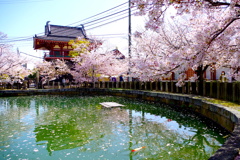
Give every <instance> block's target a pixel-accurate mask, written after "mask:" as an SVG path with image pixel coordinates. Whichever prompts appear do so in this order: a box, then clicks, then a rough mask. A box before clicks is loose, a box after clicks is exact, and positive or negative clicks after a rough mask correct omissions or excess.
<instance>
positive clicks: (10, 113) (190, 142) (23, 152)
mask: <svg viewBox="0 0 240 160" xmlns="http://www.w3.org/2000/svg"><path fill="white" fill-rule="evenodd" d="M101 102H117V103H120V104H123V105H125V106H124V107H121V108H112V109H106V108H102V107H101V106H100V105H99V103H101ZM0 133H1V134H0V160H5V159H6V160H38V159H41V160H58V159H59V160H65V159H66V160H74V159H80V160H105V159H106V160H138V159H149V160H155V159H156V160H159V159H163V160H195V159H196V160H204V159H208V158H209V157H210V156H211V155H212V154H213V153H214V152H215V151H216V150H217V149H218V148H220V146H221V145H222V144H223V143H224V142H225V139H224V138H223V137H224V136H225V135H227V134H228V133H227V132H225V131H223V130H221V129H220V128H217V127H214V125H212V124H211V123H210V122H209V121H204V120H203V119H201V118H199V117H197V116H195V115H192V114H190V113H181V112H178V111H175V110H172V109H170V108H169V107H167V106H166V105H164V104H153V103H147V102H140V101H136V100H132V99H125V98H122V97H111V96H109V97H106V96H105V97H103V96H101V97H81V96H73V97H66V96H30V97H8V98H0ZM143 146H144V147H145V148H142V149H140V150H139V151H136V152H132V150H133V149H136V148H139V147H143Z"/></svg>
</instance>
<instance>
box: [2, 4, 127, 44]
mask: <svg viewBox="0 0 240 160" xmlns="http://www.w3.org/2000/svg"><path fill="white" fill-rule="evenodd" d="M0 2H1V1H0ZM127 3H128V2H125V3H122V4H120V5H118V6H116V7H113V8H111V9H108V10H106V11H104V12H101V13H99V14H96V15H94V16H91V17H88V18H85V19H83V20H81V21H84V20H89V19H91V18H93V17H96V16H99V15H101V14H103V13H107V12H109V11H112V10H114V9H116V8H119V7H121V6H123V5H125V4H127ZM127 10H128V9H124V10H121V11H118V12H114V13H112V14H108V15H106V16H104V17H100V18H97V19H95V20H91V21H88V22H86V23H85V24H89V25H88V27H89V26H92V25H96V24H99V23H102V22H104V21H107V20H109V17H111V18H112V19H113V18H116V16H120V15H123V14H124V13H123V12H124V11H127ZM125 14H126V13H125ZM113 16H115V17H113ZM107 18H108V19H107ZM124 18H126V17H121V18H118V19H115V20H113V21H110V22H106V23H104V24H100V25H98V26H96V27H92V28H90V29H88V30H91V29H94V28H97V27H100V26H104V25H107V24H110V23H113V22H116V21H118V20H121V19H124ZM100 20H101V21H100ZM81 21H78V22H81ZM78 22H75V23H78ZM93 22H95V23H93ZM97 22H98V23H97ZM75 23H72V24H75ZM91 23H93V24H91ZM70 25H71V24H70ZM78 26H79V25H78ZM76 27H77V26H76ZM61 31H64V29H59V30H56V32H61ZM65 32H66V31H65ZM42 33H44V32H42ZM42 33H39V34H42ZM30 39H31V40H32V37H29V38H28V37H27V36H26V37H17V38H15V39H14V38H13V39H6V40H4V41H3V42H5V43H10V42H19V41H29V40H30Z"/></svg>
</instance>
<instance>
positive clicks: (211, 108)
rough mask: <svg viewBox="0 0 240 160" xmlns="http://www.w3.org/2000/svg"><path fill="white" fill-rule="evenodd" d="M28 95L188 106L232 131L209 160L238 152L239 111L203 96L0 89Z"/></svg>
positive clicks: (230, 159) (0, 93) (5, 93)
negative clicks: (115, 98) (110, 98)
mask: <svg viewBox="0 0 240 160" xmlns="http://www.w3.org/2000/svg"><path fill="white" fill-rule="evenodd" d="M28 95H112V96H121V97H128V98H136V99H142V100H146V101H153V102H156V103H166V104H168V105H170V106H172V107H175V108H179V109H187V110H190V111H194V112H196V113H198V114H200V115H203V116H204V117H207V118H209V119H211V120H212V121H214V122H216V123H217V124H219V125H220V126H222V127H224V128H225V129H226V130H228V131H229V132H230V133H231V134H230V136H229V138H228V139H227V140H226V142H225V143H224V144H223V146H222V147H221V148H220V149H219V150H218V151H217V152H216V153H215V154H214V155H212V156H211V157H210V160H233V159H234V158H235V157H236V156H237V155H238V152H239V148H240V123H239V122H240V121H239V118H240V112H239V111H237V110H234V109H231V108H229V107H224V106H222V105H218V104H213V103H210V102H208V101H204V100H203V97H199V96H194V95H187V94H176V93H166V92H153V91H142V90H124V89H120V90H119V89H99V88H75V89H49V90H48V89H45V90H14V91H6V90H5V91H0V96H1V97H2V96H28Z"/></svg>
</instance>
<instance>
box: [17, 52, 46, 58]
mask: <svg viewBox="0 0 240 160" xmlns="http://www.w3.org/2000/svg"><path fill="white" fill-rule="evenodd" d="M19 53H22V54H25V55H27V56H31V57H34V58H40V59H43V57H37V56H33V55H30V54H27V53H24V52H19Z"/></svg>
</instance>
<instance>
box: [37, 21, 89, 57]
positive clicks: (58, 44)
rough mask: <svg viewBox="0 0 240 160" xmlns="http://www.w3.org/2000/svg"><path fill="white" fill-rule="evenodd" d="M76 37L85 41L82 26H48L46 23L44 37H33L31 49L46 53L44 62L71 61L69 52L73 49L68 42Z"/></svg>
mask: <svg viewBox="0 0 240 160" xmlns="http://www.w3.org/2000/svg"><path fill="white" fill-rule="evenodd" d="M78 37H80V38H85V39H87V36H86V32H85V30H84V27H83V26H82V27H70V26H59V25H50V24H49V21H48V22H47V23H46V25H45V35H43V36H37V35H35V37H33V43H34V44H33V47H34V49H38V50H47V51H48V52H46V53H45V55H44V59H45V60H46V61H51V60H54V59H63V60H71V57H70V56H69V52H70V51H71V50H73V48H72V46H71V45H69V44H68V42H69V41H70V40H73V39H76V38H78Z"/></svg>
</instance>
